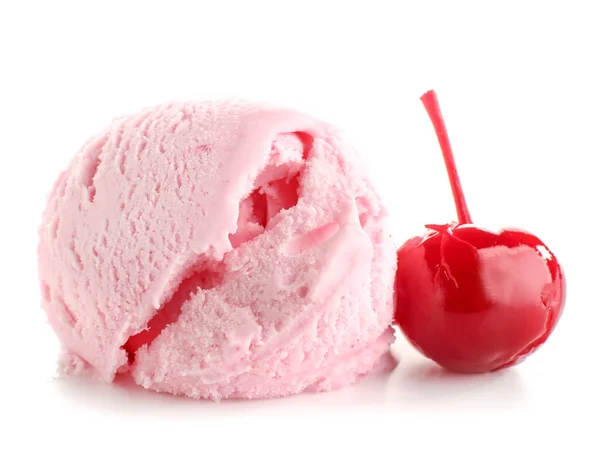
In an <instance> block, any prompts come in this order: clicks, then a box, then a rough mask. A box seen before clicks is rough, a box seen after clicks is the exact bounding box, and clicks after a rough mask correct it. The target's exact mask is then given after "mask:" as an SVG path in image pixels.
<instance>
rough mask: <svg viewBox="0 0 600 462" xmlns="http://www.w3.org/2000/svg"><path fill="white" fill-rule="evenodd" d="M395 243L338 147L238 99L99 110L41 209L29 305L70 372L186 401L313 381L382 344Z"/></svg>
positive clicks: (379, 350)
mask: <svg viewBox="0 0 600 462" xmlns="http://www.w3.org/2000/svg"><path fill="white" fill-rule="evenodd" d="M395 268H396V256H395V248H394V245H393V243H392V241H391V238H390V234H389V231H388V228H387V224H386V212H385V210H384V208H383V207H382V205H381V202H380V200H379V198H378V196H377V195H376V193H375V192H374V190H373V187H372V185H371V184H370V183H369V181H368V179H367V178H366V177H365V175H364V168H363V167H362V166H361V163H360V159H359V157H358V156H357V155H356V153H355V151H354V150H353V148H352V147H351V146H350V145H349V144H348V143H347V142H346V141H345V140H344V137H343V136H342V135H341V134H340V133H339V132H338V131H337V130H335V129H334V128H332V127H331V126H329V125H327V124H325V123H323V122H321V121H318V120H315V119H313V118H311V117H308V116H306V115H303V114H300V113H297V112H294V111H290V110H285V109H279V108H273V107H267V106H262V105H256V104H251V103H244V102H211V103H199V104H193V103H186V104H169V105H164V106H160V107H155V108H152V109H149V110H146V111H144V112H142V113H140V114H137V115H134V116H128V117H124V118H121V119H117V120H115V121H114V122H113V123H112V125H111V126H110V127H108V129H107V130H106V131H104V132H103V133H102V134H100V135H98V136H96V137H94V138H92V139H91V140H90V141H88V142H87V143H86V144H85V145H84V146H83V148H82V149H81V151H80V152H79V153H78V155H77V156H75V158H74V159H73V160H72V162H71V164H70V166H69V168H68V169H67V171H66V172H64V173H63V174H61V175H60V177H59V178H58V180H57V182H56V184H55V186H54V189H53V191H52V193H51V195H50V198H49V202H48V205H47V208H46V210H45V212H44V216H43V224H42V227H41V232H40V244H39V269H40V279H41V285H42V293H43V307H44V309H45V311H46V313H47V316H48V319H49V322H50V324H51V326H52V327H53V329H54V330H55V331H56V333H57V335H58V337H59V339H60V342H61V345H62V347H63V350H64V353H63V354H64V364H65V365H66V367H67V368H68V369H69V370H71V371H72V372H81V371H87V372H92V373H94V374H95V375H97V376H99V377H101V378H102V379H104V380H106V381H112V380H113V379H114V377H115V375H116V374H130V375H131V376H132V377H133V378H134V379H135V381H136V382H137V383H138V384H140V385H142V386H144V387H146V388H150V389H153V390H156V391H166V392H170V393H174V394H184V395H187V396H190V397H193V398H211V399H221V398H263V397H276V396H284V395H289V394H293V393H298V392H301V391H303V390H329V389H332V388H335V387H339V386H342V385H346V384H350V383H352V382H354V381H355V380H356V379H357V377H359V376H361V375H363V374H367V373H369V372H371V371H373V370H374V369H376V368H378V367H380V366H381V364H382V362H385V361H386V360H387V357H388V351H389V344H390V343H391V342H392V341H393V338H394V337H393V333H392V330H391V328H390V323H391V321H392V314H393V293H392V292H393V279H394V272H395Z"/></svg>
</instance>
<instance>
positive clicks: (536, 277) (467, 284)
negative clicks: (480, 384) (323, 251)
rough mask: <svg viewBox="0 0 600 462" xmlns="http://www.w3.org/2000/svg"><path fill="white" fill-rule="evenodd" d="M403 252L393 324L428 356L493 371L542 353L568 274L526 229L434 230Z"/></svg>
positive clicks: (448, 364) (449, 365) (457, 367)
mask: <svg viewBox="0 0 600 462" xmlns="http://www.w3.org/2000/svg"><path fill="white" fill-rule="evenodd" d="M426 228H428V233H427V234H426V235H425V236H424V237H415V238H413V239H411V240H409V241H408V242H406V243H405V244H404V245H403V246H402V247H401V248H400V249H399V250H398V271H397V273H396V301H397V308H396V313H395V319H396V322H397V323H398V325H399V327H400V328H401V329H402V331H403V333H404V335H405V336H406V337H407V338H408V339H409V341H410V342H411V343H412V344H413V345H414V346H415V347H416V348H417V349H418V350H419V351H421V352H422V353H423V354H424V355H425V356H427V357H429V358H430V359H432V360H433V361H435V362H437V363H438V364H439V365H440V366H442V367H444V368H446V369H449V370H452V371H455V372H465V373H474V372H488V371H494V370H497V369H502V368H505V367H508V366H512V365H514V364H517V363H519V362H521V361H522V360H524V359H525V357H527V356H529V355H530V354H531V353H533V352H534V351H535V350H537V349H538V348H539V347H540V346H541V345H542V344H543V343H544V342H545V341H546V339H547V338H548V336H549V335H550V333H551V332H552V330H553V329H554V327H555V326H556V323H557V322H558V320H559V318H560V316H561V314H562V311H563V307H564V304H565V295H566V287H565V278H564V276H563V271H562V269H561V267H560V265H559V263H558V261H557V260H556V258H555V257H554V255H553V254H552V253H551V252H550V250H549V249H548V247H546V245H544V243H543V242H542V241H540V240H539V239H538V238H537V237H535V236H533V235H532V234H529V233H527V232H524V231H516V230H505V231H502V232H500V233H493V232H490V231H485V230H482V229H479V228H476V227H474V226H473V225H457V224H449V225H428V226H426Z"/></svg>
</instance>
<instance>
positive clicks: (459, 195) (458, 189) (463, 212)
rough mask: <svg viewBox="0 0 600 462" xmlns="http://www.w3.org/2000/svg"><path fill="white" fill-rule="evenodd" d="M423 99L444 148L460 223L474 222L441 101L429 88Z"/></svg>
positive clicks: (441, 146)
mask: <svg viewBox="0 0 600 462" xmlns="http://www.w3.org/2000/svg"><path fill="white" fill-rule="evenodd" d="M421 101H422V102H423V106H425V110H426V111H427V114H429V118H430V119H431V123H432V124H433V128H434V129H435V134H436V135H437V139H438V142H439V143H440V148H442V154H443V155H444V162H445V164H446V171H447V172H448V179H449V180H450V187H451V188H452V195H453V196H454V204H455V205H456V213H457V214H458V223H459V224H461V225H464V224H470V223H472V222H471V214H470V213H469V209H468V207H467V202H466V200H465V194H464V193H463V190H462V186H461V184H460V178H459V177H458V171H457V170H456V162H455V161H454V154H453V153H452V147H451V146H450V138H448V131H447V130H446V124H445V123H444V118H443V117H442V111H441V110H440V103H439V101H438V99H437V95H436V94H435V91H433V90H429V91H428V92H427V93H425V94H424V95H423V96H421Z"/></svg>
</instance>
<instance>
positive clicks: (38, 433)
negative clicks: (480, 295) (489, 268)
mask: <svg viewBox="0 0 600 462" xmlns="http://www.w3.org/2000/svg"><path fill="white" fill-rule="evenodd" d="M596 3H597V2H595V1H593V0H590V1H589V2H577V1H568V2H567V1H564V2H558V1H557V2H552V1H539V2H534V1H524V0H522V1H514V2H513V1H503V2H485V1H479V2H470V3H465V2H460V1H456V0H454V1H447V2H428V1H419V2H417V1H415V2H403V1H387V2H384V1H377V0H368V1H356V2H352V1H339V2H334V1H327V0H320V1H309V0H303V1H286V0H280V1H273V2H266V1H259V0H251V1H250V0H249V1H239V2H233V1H222V0H213V1H203V0H198V1H195V2H187V3H181V2H177V1H173V0H168V1H165V2H152V1H145V2H128V1H116V2H112V1H78V2H72V3H68V2H64V1H58V0H53V1H39V2H33V1H17V0H14V1H13V0H5V1H2V2H1V3H0V5H1V6H0V52H1V53H0V69H1V70H0V141H1V143H0V159H1V162H2V163H1V164H0V188H1V190H0V205H1V208H0V211H1V215H0V216H1V218H0V220H1V221H0V287H1V288H2V301H1V303H0V305H1V308H0V310H1V317H0V355H1V356H0V360H1V362H0V364H1V369H0V370H1V371H2V372H1V374H2V375H1V376H0V377H1V380H0V423H1V425H2V427H3V429H2V433H1V435H2V436H0V460H1V461H12V460H25V459H27V458H35V459H38V460H39V458H41V457H43V458H44V459H49V460H53V459H54V458H55V457H57V458H58V457H60V458H61V460H69V461H71V460H133V459H134V458H135V459H136V460H165V459H166V458H167V457H169V460H208V461H213V460H214V461H216V460H235V458H234V457H237V460H254V459H259V460H271V459H272V460H282V461H287V460H344V459H347V458H351V459H354V458H355V459H356V460H359V459H362V460H370V461H371V460H377V459H379V458H380V457H386V458H388V460H390V459H391V458H394V460H405V461H416V460H429V459H431V460H433V457H436V458H440V460H454V459H455V458H456V459H457V460H459V459H462V460H483V461H487V460H505V459H506V460H509V459H510V460H528V459H533V458H535V460H542V459H543V458H546V457H547V456H548V455H555V456H557V457H559V458H560V459H562V460H578V461H586V460H599V458H600V450H599V447H598V443H595V442H594V441H595V440H596V438H597V436H598V430H599V429H600V425H598V416H599V412H600V406H599V399H598V396H597V393H598V390H600V381H599V380H598V378H597V373H596V370H597V367H598V352H600V348H599V345H598V344H599V340H598V334H597V332H598V324H599V322H600V314H599V309H600V303H599V297H598V286H599V284H600V281H599V277H600V269H599V266H598V259H599V258H600V252H599V251H598V244H597V242H598V232H599V224H600V223H599V220H598V215H599V212H600V210H599V208H598V199H599V198H600V187H599V186H598V176H599V173H600V170H599V168H598V167H597V165H598V158H599V156H600V136H599V130H600V111H599V110H598V107H599V103H600V90H599V82H600V69H599V66H600V60H599V56H600V50H599V48H600V28H599V27H598V23H599V15H598V13H596V8H597V7H596V6H594V5H595V4H596ZM411 4H412V6H409V5H411ZM414 5H418V6H414ZM492 5H495V6H492ZM429 88H435V89H436V90H437V91H438V94H439V97H440V101H441V104H442V109H443V112H444V115H445V118H446V121H447V125H448V127H449V130H450V135H451V138H452V140H453V145H454V149H455V152H456V155H457V162H458V165H459V168H460V170H461V175H462V179H463V185H464V188H465V190H466V193H467V195H468V201H469V204H470V208H471V212H472V214H473V216H474V219H475V221H476V223H479V224H481V225H484V226H486V227H500V226H519V227H523V228H526V229H529V230H530V231H532V232H534V233H535V234H538V235H539V236H540V237H541V238H542V239H543V240H544V241H545V242H546V243H547V244H548V245H549V246H550V248H551V249H553V250H554V251H555V253H556V254H557V255H558V257H559V259H560V260H561V261H562V263H563V265H564V267H565V271H566V273H567V278H568V283H569V293H568V302H567V307H566V310H565V313H564V316H563V318H562V320H561V323H560V324H559V326H558V328H557V330H556V331H555V333H554V335H553V336H552V337H551V338H550V340H549V341H548V343H547V344H546V345H545V346H544V348H542V350H541V351H539V352H538V353H536V354H535V355H534V356H533V357H531V358H530V359H529V360H527V361H526V362H525V363H524V364H523V365H520V366H518V367H516V368H514V369H513V370H509V371H506V372H504V373H499V374H491V375H482V376H474V377H467V376H452V375H449V374H445V373H443V372H441V371H440V370H439V369H437V368H436V367H434V366H433V365H432V364H431V363H429V362H427V361H426V360H424V359H423V358H421V357H419V356H418V354H417V353H415V352H414V351H413V350H411V348H410V347H409V346H408V345H406V343H404V342H398V344H397V345H396V347H395V353H396V354H398V355H399V357H400V358H401V362H400V364H399V366H398V367H397V369H396V370H395V371H394V372H393V374H392V375H391V376H389V377H384V378H372V379H367V380H364V381H362V382H361V383H360V384H358V385H356V386H354V387H350V388H347V389H344V390H340V391H338V392H332V393H327V394H320V395H301V396H298V397H293V398H288V399H281V400H274V401H266V402H264V401H263V402H247V403H246V402H225V403H221V404H214V403H210V402H193V401H190V400H186V399H180V398H172V397H169V396H161V395H157V394H154V393H149V392H144V391H141V390H135V389H133V390H132V389H125V388H123V387H117V386H108V385H103V384H94V383H82V382H80V381H76V380H71V379H56V378H55V366H56V364H55V361H56V355H57V351H58V344H57V341H56V339H55V337H54V334H53V333H52V331H51V329H50V328H49V326H48V325H47V323H46V320H45V318H44V315H43V313H42V311H41V309H40V307H39V298H40V296H39V293H38V283H37V268H36V253H35V249H36V244H37V227H38V225H39V222H40V214H41V210H42V207H43V205H44V201H45V197H46V194H47V192H48V191H49V189H50V187H51V185H52V183H53V181H54V179H55V177H56V175H57V174H58V172H59V171H60V169H62V168H63V167H65V165H66V163H67V161H68V159H69V158H70V156H71V155H72V154H73V153H74V152H75V151H76V150H77V149H78V147H79V146H80V145H81V144H82V143H83V142H84V141H85V140H86V139H87V138H88V137H89V136H90V135H91V134H93V133H95V132H97V131H99V130H101V129H103V128H104V127H105V126H106V125H107V124H108V122H109V121H110V120H111V119H112V118H113V117H116V116H119V115H121V114H123V113H128V112H132V111H136V110H138V109H140V108H142V107H144V106H149V105H153V104H158V103H162V102H165V101H168V100H173V99H178V100H182V99H205V98H221V97H229V96H233V97H243V98H250V99H258V100H267V101H271V102H275V103H279V104H283V105H287V106H293V107H297V108H299V109H302V110H304V111H306V112H309V113H311V114H314V115H316V116H319V117H321V118H324V119H326V120H328V121H330V122H332V123H334V124H336V125H339V126H341V127H343V128H344V129H346V131H347V132H348V133H349V134H350V136H351V138H352V139H353V140H354V141H355V143H356V145H357V146H358V148H359V149H360V151H361V152H362V153H363V155H364V157H365V158H366V160H367V162H368V164H369V166H370V168H371V174H372V176H373V178H374V180H375V183H376V185H377V187H378V189H379V191H380V193H381V195H382V196H383V198H384V200H385V202H386V204H387V206H388V208H389V210H390V212H391V214H392V215H393V217H394V223H393V226H394V228H393V232H394V236H395V239H396V240H397V243H398V244H400V243H401V242H403V240H405V239H406V238H408V237H410V236H411V235H414V234H419V233H420V232H421V226H422V225H423V224H424V223H425V222H447V221H450V220H452V219H453V218H454V208H453V204H452V198H451V194H450V189H449V187H448V185H447V181H446V177H445V171H444V165H443V162H442V158H441V154H440V152H439V150H438V147H437V144H436V139H435V136H434V133H433V130H432V128H431V126H430V123H429V120H428V119H427V116H426V113H425V111H424V110H423V108H422V107H421V104H420V101H419V96H420V95H421V93H423V92H424V91H425V90H428V89H429ZM442 457H443V459H441V458H442ZM35 459H32V460H35Z"/></svg>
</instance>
